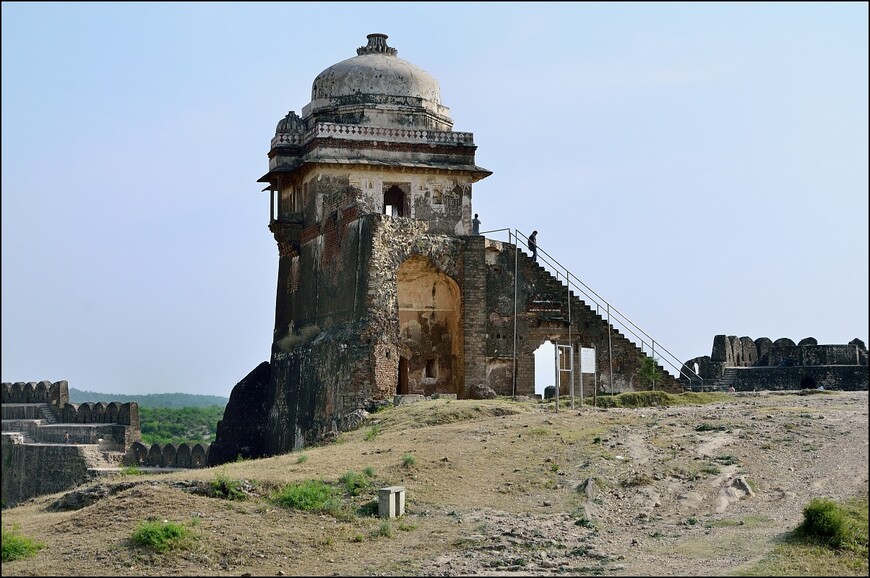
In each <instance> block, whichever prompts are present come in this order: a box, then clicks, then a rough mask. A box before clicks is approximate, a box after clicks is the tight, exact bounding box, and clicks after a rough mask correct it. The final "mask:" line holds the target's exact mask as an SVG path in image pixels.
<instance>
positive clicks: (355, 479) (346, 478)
mask: <svg viewBox="0 0 870 578" xmlns="http://www.w3.org/2000/svg"><path fill="white" fill-rule="evenodd" d="M338 483H339V484H341V485H342V486H344V489H345V490H346V491H347V493H348V494H350V495H351V496H358V495H359V494H360V492H362V491H363V490H365V489H366V488H368V487H369V486H370V485H371V481H369V477H368V476H366V475H365V474H361V473H357V472H354V471H348V472H345V474H344V475H343V476H341V477H340V478H338Z"/></svg>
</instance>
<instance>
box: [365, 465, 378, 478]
mask: <svg viewBox="0 0 870 578" xmlns="http://www.w3.org/2000/svg"><path fill="white" fill-rule="evenodd" d="M363 473H364V474H365V475H366V477H367V478H373V477H375V469H374V468H373V467H371V466H366V467H365V468H364V469H363Z"/></svg>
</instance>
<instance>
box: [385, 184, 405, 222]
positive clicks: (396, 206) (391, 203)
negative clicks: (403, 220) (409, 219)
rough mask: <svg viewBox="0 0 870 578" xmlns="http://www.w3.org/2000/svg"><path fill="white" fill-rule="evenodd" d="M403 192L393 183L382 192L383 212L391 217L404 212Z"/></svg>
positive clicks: (401, 214) (398, 215)
mask: <svg viewBox="0 0 870 578" xmlns="http://www.w3.org/2000/svg"><path fill="white" fill-rule="evenodd" d="M404 206H405V194H404V193H403V192H402V189H400V188H399V187H398V186H397V185H393V186H392V187H390V188H389V189H387V190H386V192H385V193H384V214H385V215H389V216H391V217H401V216H403V215H404V214H405V210H404Z"/></svg>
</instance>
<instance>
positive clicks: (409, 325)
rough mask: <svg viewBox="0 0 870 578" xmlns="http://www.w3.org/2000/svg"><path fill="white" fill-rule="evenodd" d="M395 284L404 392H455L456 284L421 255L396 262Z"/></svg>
mask: <svg viewBox="0 0 870 578" xmlns="http://www.w3.org/2000/svg"><path fill="white" fill-rule="evenodd" d="M396 285H397V290H398V291H397V293H398V295H397V297H398V302H399V303H398V305H399V338H400V340H401V343H400V349H401V350H402V351H403V354H402V357H403V358H404V359H405V365H404V367H405V373H404V375H405V379H406V382H405V384H404V386H405V388H406V391H405V393H414V394H424V395H431V394H433V393H436V392H437V393H456V394H458V393H459V389H460V384H461V383H462V380H463V368H462V363H461V359H462V351H461V348H462V322H461V319H460V314H459V313H460V311H461V308H462V300H461V296H460V292H459V285H458V284H457V283H456V281H454V280H453V279H451V278H450V277H449V276H448V275H446V274H445V273H443V272H441V271H439V270H438V269H437V268H436V267H435V265H434V264H433V263H432V261H430V260H429V259H428V258H427V257H423V256H420V255H416V256H413V257H410V258H408V259H407V260H406V261H405V262H404V263H402V264H401V265H400V266H399V269H398V270H397V272H396ZM399 363H400V365H401V363H402V362H401V360H400V362H399ZM401 375H402V372H401V369H400V376H401Z"/></svg>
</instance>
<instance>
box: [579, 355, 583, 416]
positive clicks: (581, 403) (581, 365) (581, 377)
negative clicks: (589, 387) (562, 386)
mask: <svg viewBox="0 0 870 578" xmlns="http://www.w3.org/2000/svg"><path fill="white" fill-rule="evenodd" d="M580 407H583V352H582V351H581V352H580Z"/></svg>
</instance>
